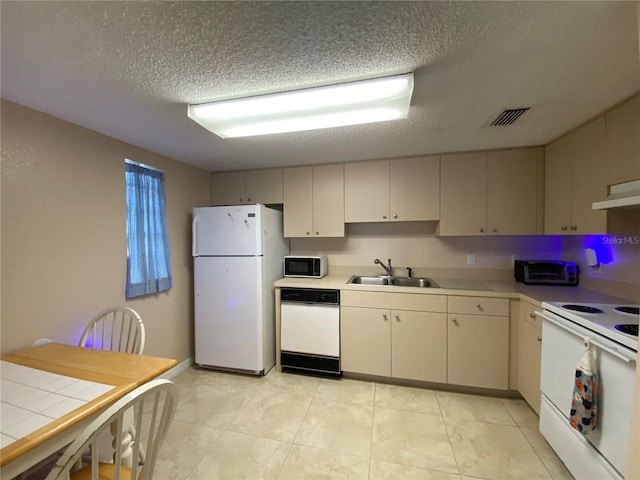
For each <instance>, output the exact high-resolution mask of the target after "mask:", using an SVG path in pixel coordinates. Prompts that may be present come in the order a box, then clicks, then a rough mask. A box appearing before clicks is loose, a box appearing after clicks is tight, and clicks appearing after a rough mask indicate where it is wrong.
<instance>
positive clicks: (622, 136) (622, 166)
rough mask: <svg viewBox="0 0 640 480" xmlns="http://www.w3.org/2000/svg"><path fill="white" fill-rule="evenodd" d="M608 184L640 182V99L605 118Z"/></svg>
mask: <svg viewBox="0 0 640 480" xmlns="http://www.w3.org/2000/svg"><path fill="white" fill-rule="evenodd" d="M605 122H606V151H607V161H606V164H607V183H608V184H609V185H612V184H616V183H623V182H628V181H630V180H638V179H640V95H638V96H636V97H634V98H632V99H631V100H629V101H627V102H625V103H623V104H622V105H620V106H619V107H616V108H614V109H613V110H611V111H610V112H607V113H606V114H605Z"/></svg>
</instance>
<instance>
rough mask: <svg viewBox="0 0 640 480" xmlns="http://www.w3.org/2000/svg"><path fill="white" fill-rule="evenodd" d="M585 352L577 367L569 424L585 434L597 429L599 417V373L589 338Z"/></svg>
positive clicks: (585, 341) (585, 342)
mask: <svg viewBox="0 0 640 480" xmlns="http://www.w3.org/2000/svg"><path fill="white" fill-rule="evenodd" d="M584 345H585V352H584V355H583V356H582V359H581V360H580V364H579V365H578V368H576V376H575V382H574V385H573V399H572V401H571V414H570V416H569V424H570V425H571V426H572V427H573V428H574V429H576V430H578V431H579V432H581V433H582V434H583V435H588V434H590V433H591V432H592V431H593V430H595V428H596V425H597V418H598V405H597V403H598V402H597V400H598V373H597V371H596V362H595V360H594V358H593V352H592V351H591V347H590V344H589V339H588V338H585V339H584Z"/></svg>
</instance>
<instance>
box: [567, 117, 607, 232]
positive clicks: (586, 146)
mask: <svg viewBox="0 0 640 480" xmlns="http://www.w3.org/2000/svg"><path fill="white" fill-rule="evenodd" d="M570 135H571V141H572V145H573V152H572V153H573V155H572V157H571V233H573V234H576V235H588V234H602V233H606V231H607V213H606V212H605V211H603V210H593V209H592V208H591V204H592V203H593V202H597V201H599V200H602V199H603V198H604V197H605V196H606V195H607V180H606V170H607V166H606V161H604V160H603V159H604V158H605V145H604V144H605V125H604V116H600V117H598V118H596V119H595V120H593V121H591V122H589V123H587V124H586V125H585V126H583V127H580V128H579V129H578V130H576V131H575V132H573V133H572V134H570Z"/></svg>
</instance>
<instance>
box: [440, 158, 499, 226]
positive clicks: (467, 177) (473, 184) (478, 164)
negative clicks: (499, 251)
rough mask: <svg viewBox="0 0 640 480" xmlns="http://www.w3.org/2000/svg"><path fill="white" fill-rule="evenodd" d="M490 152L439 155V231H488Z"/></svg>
mask: <svg viewBox="0 0 640 480" xmlns="http://www.w3.org/2000/svg"><path fill="white" fill-rule="evenodd" d="M486 173H487V154H486V153H465V154H456V155H443V156H442V157H441V159H440V227H439V234H440V235H485V229H486V220H487V203H486V199H487V190H486V189H487V175H486Z"/></svg>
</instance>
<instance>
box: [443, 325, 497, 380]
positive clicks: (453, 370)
mask: <svg viewBox="0 0 640 480" xmlns="http://www.w3.org/2000/svg"><path fill="white" fill-rule="evenodd" d="M447 318H448V321H447V347H448V348H447V365H448V372H447V383H452V384H455V385H467V386H471V387H483V388H495V389H500V390H507V389H508V388H509V317H499V316H490V315H463V314H452V313H450V314H448V316H447Z"/></svg>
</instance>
